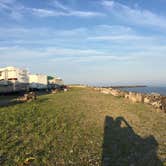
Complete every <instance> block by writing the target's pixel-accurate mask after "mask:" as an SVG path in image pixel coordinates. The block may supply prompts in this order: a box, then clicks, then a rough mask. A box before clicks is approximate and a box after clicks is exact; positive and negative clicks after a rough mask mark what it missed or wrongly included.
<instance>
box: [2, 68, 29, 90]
mask: <svg viewBox="0 0 166 166" xmlns="http://www.w3.org/2000/svg"><path fill="white" fill-rule="evenodd" d="M28 84H29V78H28V72H27V70H25V69H20V68H17V67H13V66H9V67H5V68H0V93H7V92H17V91H25V90H28V87H29V85H28Z"/></svg>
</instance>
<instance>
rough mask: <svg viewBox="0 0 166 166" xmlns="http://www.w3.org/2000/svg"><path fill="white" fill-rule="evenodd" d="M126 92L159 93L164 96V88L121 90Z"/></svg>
mask: <svg viewBox="0 0 166 166" xmlns="http://www.w3.org/2000/svg"><path fill="white" fill-rule="evenodd" d="M121 89H123V90H126V91H131V92H140V93H159V94H161V95H164V96H166V87H148V86H147V87H136V88H121Z"/></svg>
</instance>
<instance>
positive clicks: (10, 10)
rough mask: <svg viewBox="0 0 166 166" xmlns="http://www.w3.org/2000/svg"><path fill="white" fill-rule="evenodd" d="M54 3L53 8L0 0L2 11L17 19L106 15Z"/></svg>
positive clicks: (11, 0)
mask: <svg viewBox="0 0 166 166" xmlns="http://www.w3.org/2000/svg"><path fill="white" fill-rule="evenodd" d="M43 3H44V2H43ZM52 4H53V5H54V6H53V5H52V6H51V5H50V7H51V8H32V7H27V6H24V5H23V4H21V3H20V2H17V1H15V0H0V11H1V12H3V13H5V14H6V15H8V16H9V17H10V18H12V19H15V20H20V19H22V18H23V17H25V16H26V15H35V16H37V17H58V16H75V17H86V18H89V17H97V16H103V15H104V14H103V13H100V12H94V11H81V10H75V9H71V8H69V7H66V6H64V5H62V4H61V3H59V2H58V1H53V3H52Z"/></svg>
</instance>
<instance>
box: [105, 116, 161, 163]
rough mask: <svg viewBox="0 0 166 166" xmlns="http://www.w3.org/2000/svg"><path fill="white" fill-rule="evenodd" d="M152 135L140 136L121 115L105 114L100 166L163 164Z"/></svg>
mask: <svg viewBox="0 0 166 166" xmlns="http://www.w3.org/2000/svg"><path fill="white" fill-rule="evenodd" d="M157 147H158V143H157V141H156V140H155V138H154V137H153V136H149V137H147V138H141V137H140V136H139V135H138V134H136V133H135V132H134V130H133V129H132V127H131V126H130V125H129V124H128V122H127V121H126V120H125V119H124V118H123V117H117V118H116V119H115V120H114V119H113V118H112V117H109V116H106V118H105V124H104V138H103V154H102V166H163V164H162V162H161V161H160V160H159V158H158V157H157V154H156V151H157Z"/></svg>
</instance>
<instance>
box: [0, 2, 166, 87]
mask: <svg viewBox="0 0 166 166" xmlns="http://www.w3.org/2000/svg"><path fill="white" fill-rule="evenodd" d="M9 65H12V66H18V67H22V68H27V69H28V70H29V71H31V72H34V73H44V74H50V75H55V74H57V75H59V76H60V77H62V78H63V79H64V81H65V82H66V83H86V84H98V85H99V84H102V85H110V84H113V85H115V84H118V85H122V84H147V85H166V1H165V0H151V1H149V0H146V1H145V0H116V1H113V0H35V1H34V0H28V1H25V0H0V66H2V67H4V66H9Z"/></svg>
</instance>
